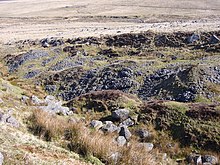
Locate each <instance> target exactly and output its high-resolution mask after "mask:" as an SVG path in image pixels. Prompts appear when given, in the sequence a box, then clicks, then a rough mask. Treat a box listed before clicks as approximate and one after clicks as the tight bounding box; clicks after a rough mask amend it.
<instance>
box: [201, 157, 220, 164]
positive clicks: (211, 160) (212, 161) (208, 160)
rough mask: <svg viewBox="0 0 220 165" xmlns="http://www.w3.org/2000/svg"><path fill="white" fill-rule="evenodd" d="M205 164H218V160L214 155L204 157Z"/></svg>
mask: <svg viewBox="0 0 220 165" xmlns="http://www.w3.org/2000/svg"><path fill="white" fill-rule="evenodd" d="M202 162H203V163H210V164H218V158H217V157H215V156H212V155H204V156H202Z"/></svg>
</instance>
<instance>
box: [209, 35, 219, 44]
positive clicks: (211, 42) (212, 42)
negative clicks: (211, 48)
mask: <svg viewBox="0 0 220 165" xmlns="http://www.w3.org/2000/svg"><path fill="white" fill-rule="evenodd" d="M219 42H220V39H219V38H218V37H217V36H216V35H212V36H211V38H210V41H209V43H210V44H217V43H219Z"/></svg>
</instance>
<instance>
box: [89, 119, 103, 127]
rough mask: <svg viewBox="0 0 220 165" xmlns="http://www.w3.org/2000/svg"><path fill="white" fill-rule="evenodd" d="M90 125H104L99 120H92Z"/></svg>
mask: <svg viewBox="0 0 220 165" xmlns="http://www.w3.org/2000/svg"><path fill="white" fill-rule="evenodd" d="M90 126H91V127H92V128H95V129H100V128H101V127H102V126H103V123H102V122H101V121H99V120H92V121H91V123H90Z"/></svg>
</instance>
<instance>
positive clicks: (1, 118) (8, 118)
mask: <svg viewBox="0 0 220 165" xmlns="http://www.w3.org/2000/svg"><path fill="white" fill-rule="evenodd" d="M0 122H3V123H5V124H9V125H11V126H12V127H16V128H18V127H19V126H20V124H19V122H18V120H17V119H15V118H14V117H13V116H12V111H11V110H9V111H8V112H7V113H2V112H0Z"/></svg>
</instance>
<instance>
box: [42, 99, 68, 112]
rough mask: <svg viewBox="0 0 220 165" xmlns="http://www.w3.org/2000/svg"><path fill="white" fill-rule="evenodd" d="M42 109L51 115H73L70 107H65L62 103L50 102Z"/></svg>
mask: <svg viewBox="0 0 220 165" xmlns="http://www.w3.org/2000/svg"><path fill="white" fill-rule="evenodd" d="M39 108H40V109H42V110H44V111H47V112H50V113H56V114H62V115H71V114H72V113H71V111H70V110H69V108H68V107H63V106H62V102H61V101H59V102H49V103H48V105H47V106H40V107H39Z"/></svg>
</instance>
